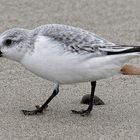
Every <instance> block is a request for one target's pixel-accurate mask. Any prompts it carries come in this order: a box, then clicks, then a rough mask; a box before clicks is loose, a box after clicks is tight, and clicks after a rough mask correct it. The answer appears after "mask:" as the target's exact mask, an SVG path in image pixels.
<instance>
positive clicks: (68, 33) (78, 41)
mask: <svg viewBox="0 0 140 140" xmlns="http://www.w3.org/2000/svg"><path fill="white" fill-rule="evenodd" d="M34 34H35V35H41V36H47V37H50V38H51V39H52V42H53V40H54V41H58V42H59V43H61V44H62V46H63V47H64V49H65V50H67V51H71V52H76V53H80V54H81V53H82V54H85V53H96V52H98V54H104V52H106V53H108V54H111V53H112V52H113V53H114V54H115V53H119V52H123V51H126V50H129V49H132V48H133V47H131V46H127V45H115V44H114V43H112V42H109V41H107V40H105V39H103V38H100V37H99V36H97V35H95V34H94V33H92V32H89V31H87V30H83V29H81V28H76V27H72V26H67V25H60V24H48V25H43V26H40V27H38V28H36V29H35V30H34ZM99 52H101V53H99ZM102 52H103V53H102ZM113 53H112V54H113Z"/></svg>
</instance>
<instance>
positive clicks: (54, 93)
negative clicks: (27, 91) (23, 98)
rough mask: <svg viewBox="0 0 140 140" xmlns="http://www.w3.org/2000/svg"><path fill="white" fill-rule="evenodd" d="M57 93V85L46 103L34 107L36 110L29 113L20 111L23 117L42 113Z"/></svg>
mask: <svg viewBox="0 0 140 140" xmlns="http://www.w3.org/2000/svg"><path fill="white" fill-rule="evenodd" d="M58 92H59V85H57V86H56V88H55V89H54V91H53V93H52V95H51V96H50V97H49V98H48V99H47V100H46V102H45V103H44V104H43V105H42V106H41V107H39V106H36V108H37V109H35V110H32V111H29V110H22V112H23V113H24V115H36V114H40V113H42V112H43V110H44V109H45V108H46V107H48V104H49V102H50V101H51V100H52V99H53V98H54V97H55V96H56V95H57V94H58Z"/></svg>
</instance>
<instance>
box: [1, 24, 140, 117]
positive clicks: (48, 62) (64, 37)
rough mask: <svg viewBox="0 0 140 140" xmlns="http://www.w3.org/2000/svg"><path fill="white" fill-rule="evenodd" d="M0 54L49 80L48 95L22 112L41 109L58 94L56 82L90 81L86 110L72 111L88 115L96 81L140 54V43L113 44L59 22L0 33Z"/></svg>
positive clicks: (31, 113)
mask: <svg viewBox="0 0 140 140" xmlns="http://www.w3.org/2000/svg"><path fill="white" fill-rule="evenodd" d="M0 51H1V52H0V54H1V56H2V57H5V58H8V59H11V60H14V61H18V62H19V63H21V64H22V65H23V66H24V67H25V68H27V69H28V70H29V71H31V72H33V73H35V74H36V75H38V76H40V77H42V78H44V79H47V80H49V81H52V82H54V83H55V84H56V87H55V89H54V91H53V93H52V95H51V96H50V97H49V98H48V100H47V101H46V102H45V103H44V104H43V105H42V106H40V107H39V106H37V109H35V110H33V111H28V110H22V111H23V113H24V114H25V115H34V114H38V113H42V112H43V110H44V108H45V107H47V106H48V103H49V102H50V101H51V100H52V99H53V98H54V97H55V96H56V95H57V94H58V92H59V85H60V84H72V83H79V82H91V100H90V103H89V106H88V108H87V109H86V110H81V111H76V110H72V112H73V113H76V114H81V115H89V114H90V112H91V110H92V107H93V98H94V91H95V86H96V81H97V80H100V79H103V78H107V77H110V76H113V75H115V74H120V70H121V68H122V66H123V64H124V63H125V62H127V61H128V60H130V59H132V58H135V57H139V56H140V46H131V45H129V46H128V45H116V44H114V43H112V42H109V41H107V40H105V39H103V38H100V37H99V36H97V35H95V34H94V33H92V32H89V31H86V30H83V29H80V28H76V27H72V26H66V25H59V24H48V25H43V26H40V27H37V28H35V29H33V30H27V29H22V28H13V29H10V30H7V31H5V32H4V33H2V34H1V35H0Z"/></svg>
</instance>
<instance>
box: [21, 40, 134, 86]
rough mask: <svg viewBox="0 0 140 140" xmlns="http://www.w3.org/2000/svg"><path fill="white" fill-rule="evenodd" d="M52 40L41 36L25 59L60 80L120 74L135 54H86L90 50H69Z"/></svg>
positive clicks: (38, 72) (68, 81)
mask: <svg viewBox="0 0 140 140" xmlns="http://www.w3.org/2000/svg"><path fill="white" fill-rule="evenodd" d="M40 40H41V41H40ZM49 43H50V40H46V39H44V38H41V39H39V41H37V43H36V45H35V50H34V51H33V52H31V53H27V54H26V55H25V57H24V58H23V59H22V61H21V63H22V64H23V65H24V66H25V67H26V68H27V69H28V70H30V71H31V72H33V73H35V74H36V75H38V76H40V77H42V78H45V79H47V80H50V81H53V82H56V83H60V84H71V83H77V82H87V81H96V80H99V79H103V78H107V77H109V76H112V75H115V74H118V73H119V72H120V69H121V67H122V64H123V63H124V62H125V61H127V60H129V59H130V58H132V57H134V56H130V55H128V56H127V54H126V56H124V55H122V56H121V55H117V56H103V57H90V58H86V57H87V54H85V55H83V54H82V55H81V54H78V53H76V52H75V53H72V52H68V51H67V52H65V51H64V50H63V47H62V46H59V45H60V44H57V43H54V44H51V43H50V44H49ZM44 44H47V45H44ZM88 55H89V54H88ZM90 55H91V54H90Z"/></svg>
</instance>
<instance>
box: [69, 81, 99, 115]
mask: <svg viewBox="0 0 140 140" xmlns="http://www.w3.org/2000/svg"><path fill="white" fill-rule="evenodd" d="M95 88H96V81H93V82H91V94H90V102H89V106H88V108H87V109H86V110H81V111H76V110H71V111H72V112H73V113H75V114H80V115H82V116H88V115H89V114H90V112H91V110H92V108H93V98H94V93H95Z"/></svg>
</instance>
